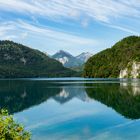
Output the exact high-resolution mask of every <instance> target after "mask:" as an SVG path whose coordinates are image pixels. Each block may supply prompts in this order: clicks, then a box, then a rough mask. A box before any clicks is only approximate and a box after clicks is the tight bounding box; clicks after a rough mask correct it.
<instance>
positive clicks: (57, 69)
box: [0, 41, 75, 78]
mask: <svg viewBox="0 0 140 140" xmlns="http://www.w3.org/2000/svg"><path fill="white" fill-rule="evenodd" d="M74 73H75V72H74V71H72V70H69V69H67V68H64V67H63V66H62V64H61V63H59V62H58V61H56V60H54V59H52V58H49V57H48V56H46V55H45V54H44V53H42V52H40V51H38V50H34V49H31V48H28V47H26V46H23V45H21V44H17V43H14V42H12V41H0V78H5V77H9V78H12V77H55V76H61V77H62V76H72V75H73V74H74Z"/></svg>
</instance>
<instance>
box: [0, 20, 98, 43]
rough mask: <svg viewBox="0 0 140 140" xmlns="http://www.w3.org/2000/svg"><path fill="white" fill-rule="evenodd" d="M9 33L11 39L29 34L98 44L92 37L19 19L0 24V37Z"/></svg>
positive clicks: (64, 40)
mask: <svg viewBox="0 0 140 140" xmlns="http://www.w3.org/2000/svg"><path fill="white" fill-rule="evenodd" d="M9 33H11V39H13V37H14V38H16V37H17V38H18V37H19V38H21V39H24V38H26V37H27V36H29V35H30V36H36V37H43V38H44V37H46V38H51V39H53V40H57V41H62V42H64V43H68V44H75V45H76V44H77V45H96V44H98V42H97V41H96V40H94V39H90V38H85V37H81V36H78V35H74V34H71V33H68V32H64V31H61V30H56V29H50V28H47V27H41V26H36V25H33V24H30V23H27V22H24V21H21V20H19V21H16V22H5V23H1V24H0V39H2V38H4V37H6V38H8V39H10V35H9ZM13 34H14V35H13ZM6 35H7V36H6Z"/></svg>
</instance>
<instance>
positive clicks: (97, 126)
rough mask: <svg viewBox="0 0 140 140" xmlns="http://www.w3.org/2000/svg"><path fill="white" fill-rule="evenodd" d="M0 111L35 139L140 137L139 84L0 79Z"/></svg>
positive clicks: (100, 139) (59, 79) (129, 81)
mask: <svg viewBox="0 0 140 140" xmlns="http://www.w3.org/2000/svg"><path fill="white" fill-rule="evenodd" d="M0 107H1V108H7V109H8V110H9V112H10V113H11V114H13V115H14V118H15V120H16V121H18V122H20V123H22V124H23V125H24V126H25V128H26V129H27V130H28V131H30V132H31V134H32V139H33V140H60V139H61V140H126V139H127V140H132V139H135V140H139V139H140V134H139V132H140V120H139V119H140V81H139V80H128V79H126V80H120V79H84V78H50V79H46V78H44V79H39V78H38V79H15V80H12V79H11V80H0Z"/></svg>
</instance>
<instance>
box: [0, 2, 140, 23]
mask: <svg viewBox="0 0 140 140" xmlns="http://www.w3.org/2000/svg"><path fill="white" fill-rule="evenodd" d="M0 8H1V9H3V10H9V11H12V12H23V13H26V14H28V13H29V14H32V15H43V16H47V17H50V18H61V17H65V18H75V17H79V16H81V15H85V16H88V17H90V18H93V19H95V20H99V21H102V22H109V21H110V20H111V17H123V16H130V17H140V10H139V8H140V1H139V0H127V1H122V0H118V1H116V0H59V1H58V0H46V1H45V0H31V1H28V0H6V1H4V0H0Z"/></svg>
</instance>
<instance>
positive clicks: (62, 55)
mask: <svg viewBox="0 0 140 140" xmlns="http://www.w3.org/2000/svg"><path fill="white" fill-rule="evenodd" d="M52 58H54V59H56V60H58V61H59V62H61V63H62V64H63V65H64V66H65V67H68V68H71V67H77V66H80V65H82V61H80V60H79V59H77V58H76V57H74V56H72V55H71V54H70V53H68V52H65V51H63V50H60V51H58V52H57V53H56V54H54V55H53V56H52Z"/></svg>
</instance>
